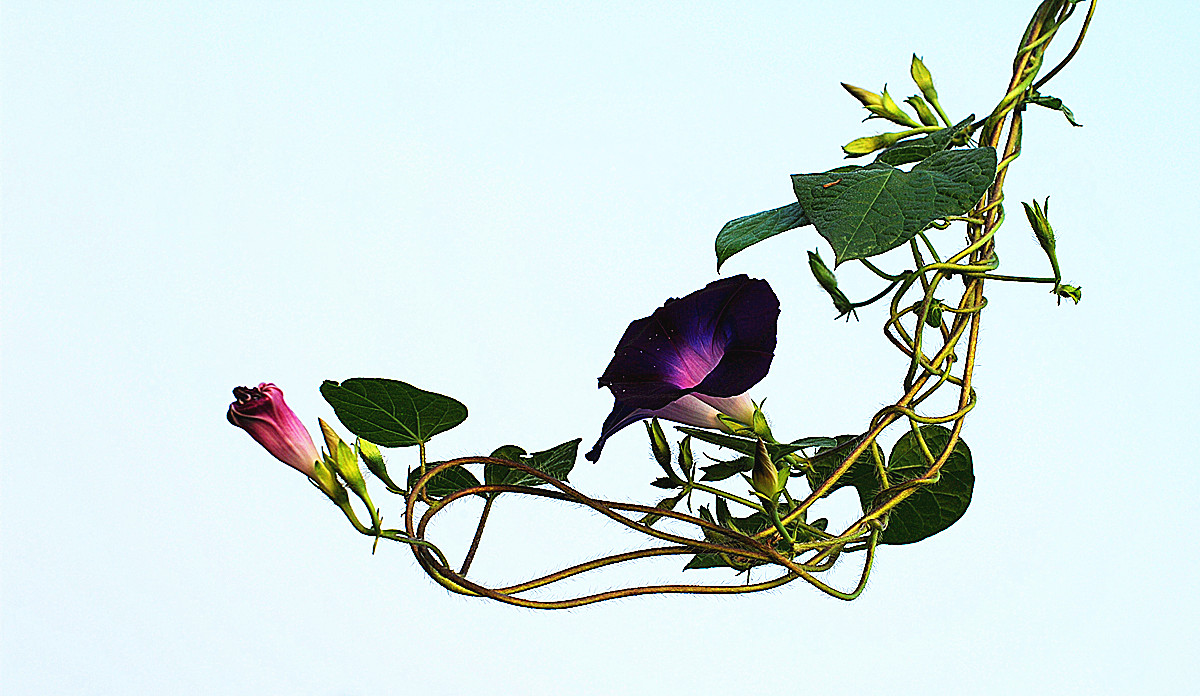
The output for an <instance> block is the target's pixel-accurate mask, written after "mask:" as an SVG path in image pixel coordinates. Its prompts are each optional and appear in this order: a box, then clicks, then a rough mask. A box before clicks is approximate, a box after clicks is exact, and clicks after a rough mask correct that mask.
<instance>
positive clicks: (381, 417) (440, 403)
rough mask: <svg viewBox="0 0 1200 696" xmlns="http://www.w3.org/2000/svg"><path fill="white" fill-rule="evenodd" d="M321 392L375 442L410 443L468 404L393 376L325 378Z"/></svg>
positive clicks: (453, 421)
mask: <svg viewBox="0 0 1200 696" xmlns="http://www.w3.org/2000/svg"><path fill="white" fill-rule="evenodd" d="M321 396H324V397H325V400H326V401H328V402H329V405H330V406H332V407H333V412H334V413H335V414H337V417H338V420H340V421H341V422H342V425H344V426H346V429H348V430H349V431H350V432H352V433H354V434H355V435H357V436H359V437H361V438H363V439H365V440H370V441H371V442H374V443H375V444H377V445H379V446H380V447H412V446H413V445H419V444H422V443H425V442H429V439H430V438H431V437H433V436H434V435H437V434H438V433H441V432H445V431H447V430H449V429H450V428H453V427H454V426H456V425H458V424H459V423H462V422H463V421H464V420H466V418H467V407H466V406H463V405H462V404H461V403H459V402H458V401H455V400H454V399H451V398H450V397H448V396H442V395H441V394H435V393H433V392H427V391H424V390H422V389H417V388H416V387H414V386H412V385H411V384H407V383H405V382H400V381H397V380H394V379H375V378H365V377H355V378H353V379H348V380H346V381H344V382H342V383H341V384H338V383H337V382H334V381H333V380H325V382H324V383H323V384H322V385H321Z"/></svg>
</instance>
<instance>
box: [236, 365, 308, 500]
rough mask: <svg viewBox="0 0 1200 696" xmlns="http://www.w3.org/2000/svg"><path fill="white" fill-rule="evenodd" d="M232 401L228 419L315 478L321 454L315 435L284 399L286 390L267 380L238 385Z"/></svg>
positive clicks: (286, 462) (298, 468) (277, 455)
mask: <svg viewBox="0 0 1200 696" xmlns="http://www.w3.org/2000/svg"><path fill="white" fill-rule="evenodd" d="M233 396H234V398H236V399H237V401H234V402H233V403H232V404H229V412H228V413H227V414H226V415H227V417H228V418H229V422H230V423H233V424H234V425H236V426H237V427H239V428H241V429H243V430H245V431H246V432H248V433H250V437H252V438H254V440H255V441H256V442H258V444H260V445H262V446H263V447H265V448H266V449H267V451H268V452H270V453H271V454H272V456H274V457H275V458H276V459H278V460H279V461H281V462H283V463H284V464H287V465H288V466H290V467H292V468H294V469H296V470H297V471H300V472H301V473H303V474H304V475H306V476H308V477H309V478H312V479H314V480H315V473H316V466H315V465H316V462H317V461H318V460H319V459H320V458H321V455H320V454H318V453H317V447H316V445H314V444H313V440H312V436H311V435H309V434H308V430H307V429H306V428H305V427H304V424H303V423H301V422H300V419H299V418H297V417H296V414H295V413H293V412H292V409H290V408H288V405H287V404H286V403H285V402H284V400H283V391H282V390H280V388H279V387H277V386H275V385H274V384H268V383H266V382H264V383H262V384H260V385H258V386H257V387H237V388H235V389H234V390H233Z"/></svg>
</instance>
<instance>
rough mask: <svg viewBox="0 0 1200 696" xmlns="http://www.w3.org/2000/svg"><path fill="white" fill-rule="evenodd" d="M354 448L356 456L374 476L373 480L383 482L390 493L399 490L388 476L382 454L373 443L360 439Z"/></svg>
mask: <svg viewBox="0 0 1200 696" xmlns="http://www.w3.org/2000/svg"><path fill="white" fill-rule="evenodd" d="M354 446H355V448H356V449H357V450H358V456H359V457H361V458H362V460H363V463H364V464H366V465H367V471H370V472H371V473H372V474H374V475H375V478H377V479H379V480H380V481H383V483H384V485H386V486H387V487H388V488H390V489H391V490H392V491H399V490H400V487H399V486H397V485H396V484H395V482H393V481H392V479H391V477H390V476H388V472H387V466H386V464H385V463H384V461H383V454H381V453H380V451H379V447H377V446H376V445H375V443H374V442H369V441H367V440H364V439H362V438H361V437H360V438H358V440H357V441H355V443H354Z"/></svg>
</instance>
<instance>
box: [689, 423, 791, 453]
mask: <svg viewBox="0 0 1200 696" xmlns="http://www.w3.org/2000/svg"><path fill="white" fill-rule="evenodd" d="M675 429H676V430H679V431H680V432H683V433H687V434H688V435H691V436H692V437H694V438H696V439H697V440H703V441H705V442H708V443H710V444H713V445H720V446H721V447H724V448H726V449H731V450H733V451H735V452H740V453H742V454H746V455H749V456H751V457H753V456H754V448H755V447H757V446H758V440H751V439H749V438H744V437H737V436H735V435H726V434H725V433H718V432H713V431H712V430H702V429H700V428H690V427H687V426H683V425H677V426H675ZM806 440H811V438H806V439H805V440H797V441H796V442H790V443H788V444H778V443H770V442H769V443H767V451H768V452H770V453H771V459H772V460H775V459H779V458H780V457H782V456H783V455H785V454H791V453H792V452H795V451H797V450H801V449H804V448H805V447H811V446H812V445H810V444H806Z"/></svg>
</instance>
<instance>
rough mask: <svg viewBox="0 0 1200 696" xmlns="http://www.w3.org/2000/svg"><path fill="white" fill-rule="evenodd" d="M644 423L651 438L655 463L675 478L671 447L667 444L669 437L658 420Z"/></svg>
mask: <svg viewBox="0 0 1200 696" xmlns="http://www.w3.org/2000/svg"><path fill="white" fill-rule="evenodd" d="M642 422H643V423H645V424H646V435H647V436H649V438H650V451H651V452H653V453H654V459H655V461H657V462H658V465H659V466H661V467H662V468H663V470H664V471H666V472H667V474H668V475H670V476H674V473H673V472H672V471H671V446H670V445H669V444H667V436H666V435H664V434H663V429H662V426H661V425H659V423H658V419H657V418H651V419H650V420H648V421H642Z"/></svg>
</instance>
